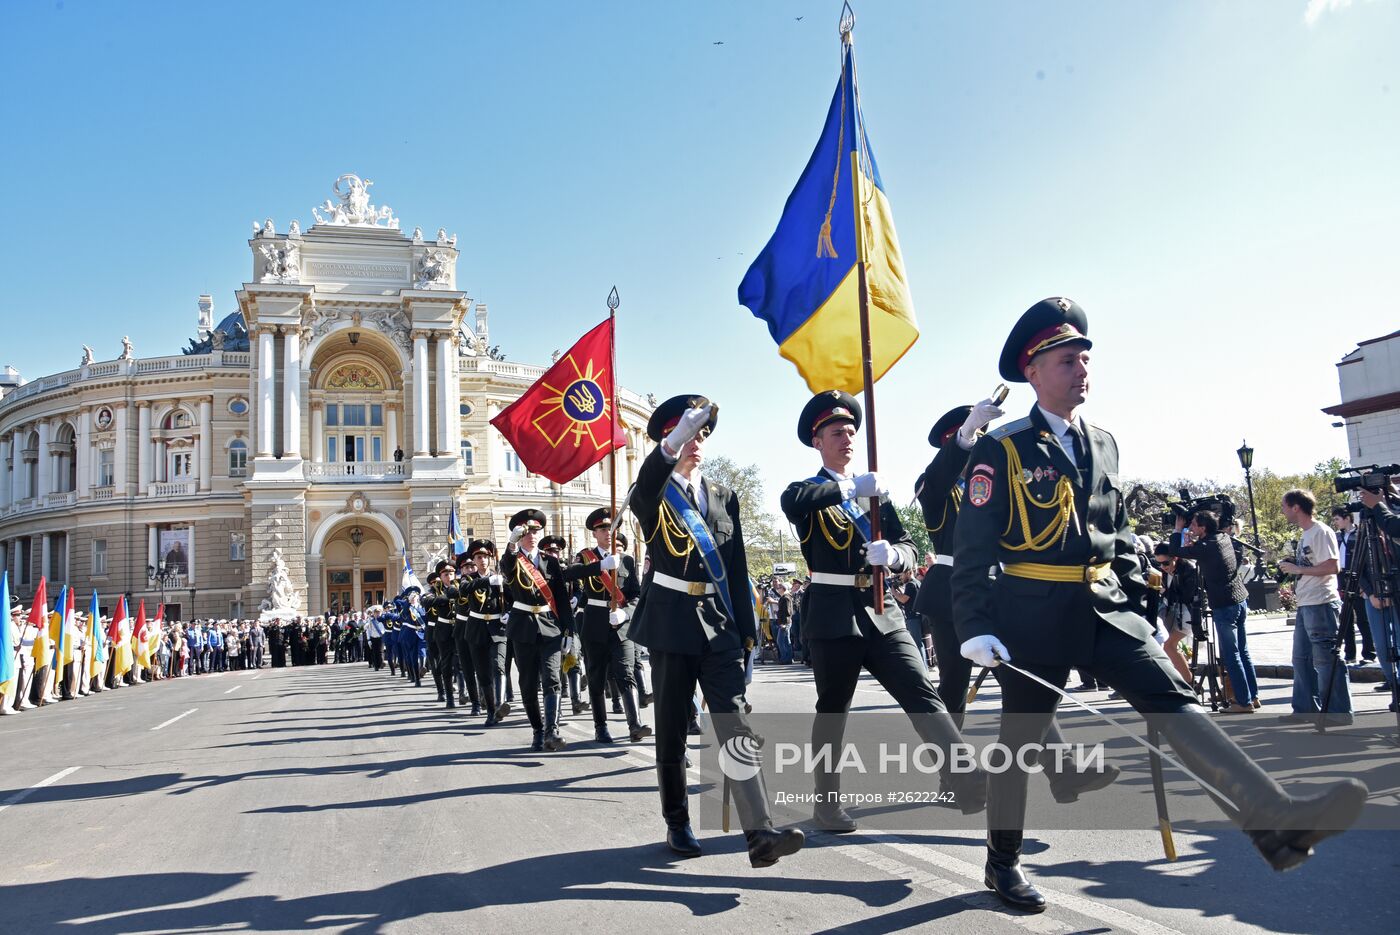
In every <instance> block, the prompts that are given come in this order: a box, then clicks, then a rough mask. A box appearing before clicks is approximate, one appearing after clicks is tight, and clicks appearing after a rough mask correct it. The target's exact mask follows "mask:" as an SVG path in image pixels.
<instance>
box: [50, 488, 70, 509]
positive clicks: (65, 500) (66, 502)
mask: <svg viewBox="0 0 1400 935" xmlns="http://www.w3.org/2000/svg"><path fill="white" fill-rule="evenodd" d="M77 499H78V492H77V491H76V490H63V491H58V492H56V493H51V494H48V495H47V496H45V497H44V506H46V507H50V508H52V507H56V506H72V505H73V504H74V503H75V502H77Z"/></svg>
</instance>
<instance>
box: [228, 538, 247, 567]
mask: <svg viewBox="0 0 1400 935" xmlns="http://www.w3.org/2000/svg"><path fill="white" fill-rule="evenodd" d="M247 557H248V546H247V539H246V538H244V536H243V533H241V532H231V533H229V534H228V560H229V561H230V562H241V561H243V560H244V559H246V558H247Z"/></svg>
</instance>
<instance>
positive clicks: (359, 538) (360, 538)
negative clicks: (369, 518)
mask: <svg viewBox="0 0 1400 935" xmlns="http://www.w3.org/2000/svg"><path fill="white" fill-rule="evenodd" d="M350 541H351V542H352V543H354V545H355V548H357V549H358V548H359V547H360V543H361V542H364V541H365V534H364V531H363V530H361V529H360V527H359V526H352V527H351V528H350Z"/></svg>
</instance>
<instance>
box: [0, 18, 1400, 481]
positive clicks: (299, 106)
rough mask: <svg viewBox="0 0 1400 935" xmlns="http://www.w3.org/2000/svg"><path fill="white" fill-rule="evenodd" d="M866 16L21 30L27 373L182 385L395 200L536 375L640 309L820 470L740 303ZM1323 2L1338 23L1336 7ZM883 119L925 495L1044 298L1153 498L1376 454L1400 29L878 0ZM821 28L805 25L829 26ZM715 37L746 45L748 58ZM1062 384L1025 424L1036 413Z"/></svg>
mask: <svg viewBox="0 0 1400 935" xmlns="http://www.w3.org/2000/svg"><path fill="white" fill-rule="evenodd" d="M839 6H840V5H839V3H837V4H833V3H812V2H798V0H794V2H765V3H706V4H684V5H683V4H657V3H607V2H592V3H587V4H581V3H580V4H567V5H566V4H563V3H514V4H494V5H486V4H467V3H432V2H416V3H413V4H392V5H390V4H372V3H364V4H356V3H334V4H332V3H316V2H304V3H300V4H294V5H292V4H282V3H268V2H246V3H238V4H204V3H201V4H190V3H171V4H156V3H139V2H128V3H114V2H107V3H95V2H86V0H64V2H62V3H56V2H53V0H50V2H45V3H33V2H27V0H10V2H8V3H6V4H4V6H3V8H2V9H0V88H3V89H4V90H3V96H0V128H2V130H0V136H3V140H0V180H3V184H4V186H5V193H4V199H3V201H4V204H5V213H6V222H5V223H4V225H3V226H0V257H2V258H3V259H2V260H0V264H3V265H0V273H3V276H4V281H5V284H6V286H7V288H6V289H5V290H4V293H3V294H0V323H3V326H4V328H5V339H4V341H3V344H0V363H10V364H13V365H15V366H16V367H18V368H19V369H20V370H21V371H22V372H23V374H24V375H25V376H26V377H29V378H35V377H38V376H42V375H44V374H47V373H52V372H55V371H59V370H64V369H67V368H70V367H72V366H74V365H75V364H76V363H77V360H78V358H79V356H80V353H81V344H82V343H88V344H92V345H94V346H95V347H96V348H97V351H98V357H99V358H100V359H101V358H110V357H113V356H116V353H117V352H118V349H119V341H120V339H121V337H122V335H123V334H130V335H131V338H132V340H133V342H134V344H135V346H136V352H137V354H138V355H142V356H155V355H157V354H162V353H176V352H177V351H178V349H179V347H180V346H182V345H183V343H184V340H185V338H186V336H188V335H189V334H190V333H192V331H193V326H194V316H195V300H196V296H197V295H198V294H199V293H201V292H210V293H212V294H213V295H214V297H215V303H216V309H217V310H218V311H219V312H220V313H226V312H228V311H231V310H232V309H233V307H234V300H233V293H234V291H235V290H236V289H237V288H238V287H239V285H240V283H242V282H243V281H244V280H246V279H247V278H249V276H250V275H251V260H250V253H249V250H248V246H247V243H246V239H247V235H248V232H249V229H250V222H251V221H253V220H255V219H258V220H260V219H262V218H265V217H272V218H274V219H276V221H277V225H278V229H279V230H284V229H285V228H286V225H287V223H288V222H289V221H290V220H291V219H292V218H298V219H300V221H301V223H302V225H303V227H305V226H309V225H310V223H311V222H312V218H311V212H310V209H311V207H312V206H313V205H316V204H319V203H320V202H322V201H323V200H324V199H325V198H326V197H327V196H328V195H329V194H330V193H329V185H330V183H331V181H332V180H333V179H334V178H335V177H336V176H338V175H340V174H341V173H344V172H355V173H358V174H360V175H362V176H365V177H368V178H371V179H373V180H374V181H375V183H376V184H375V187H374V189H373V195H374V200H375V201H376V202H377V203H387V204H389V205H391V206H392V207H393V208H394V210H395V212H396V213H397V214H398V216H399V217H400V218H401V219H402V221H403V224H404V226H405V229H411V228H412V227H414V226H415V225H418V226H422V227H423V228H424V229H425V230H428V231H432V230H436V229H437V228H438V227H439V226H442V227H446V228H447V229H448V230H449V231H455V232H457V234H458V235H459V242H458V243H459V247H460V249H461V251H462V257H461V259H460V261H459V263H458V282H459V286H460V287H462V288H465V289H466V290H467V291H468V292H469V293H470V294H471V295H472V297H473V298H476V299H479V300H482V301H486V302H487V303H488V304H489V305H490V307H491V310H492V316H491V321H492V338H493V341H495V342H498V343H500V344H501V345H502V346H503V348H504V350H505V351H506V353H507V355H508V356H510V357H512V358H514V359H518V360H523V361H527V362H536V363H538V362H543V361H546V360H547V359H548V355H549V352H550V351H552V350H554V349H555V348H560V347H565V346H567V345H568V344H569V343H570V342H571V341H572V340H574V338H576V337H577V336H578V335H579V334H581V333H582V332H583V331H585V330H586V329H587V327H588V326H589V325H591V324H593V323H594V322H596V321H597V320H598V319H600V318H601V317H602V316H603V315H604V314H605V312H606V308H605V305H604V299H605V297H606V295H607V292H608V289H609V287H611V286H612V285H613V284H614V283H616V284H617V286H618V289H619V291H620V293H621V295H622V302H623V305H622V309H621V324H620V329H621V330H620V345H619V347H620V354H619V357H620V360H619V366H620V369H621V374H622V379H623V382H624V383H625V384H627V385H628V386H630V387H632V388H634V389H637V390H639V391H642V392H647V391H651V392H655V393H656V394H657V395H659V396H663V397H664V396H667V395H671V394H673V393H679V392H704V393H707V394H709V395H711V396H712V397H714V398H715V399H717V400H719V401H720V402H721V404H722V409H723V417H722V420H721V427H720V431H719V433H718V434H717V435H716V436H715V441H714V442H713V443H712V447H713V448H714V449H715V450H717V451H718V452H720V453H725V454H729V455H731V456H733V457H735V458H737V459H738V460H740V461H753V462H756V463H758V464H759V465H760V466H761V467H762V468H763V470H764V474H765V476H766V479H767V482H768V487H769V493H770V495H771V499H772V500H773V501H776V496H777V493H778V491H779V490H780V489H781V487H782V486H783V485H785V484H786V483H787V482H788V481H789V480H791V479H794V478H796V477H799V476H807V475H808V474H809V473H810V469H811V468H812V467H813V464H812V459H811V457H810V452H809V451H808V450H807V449H805V448H804V447H802V446H801V445H800V444H799V443H798V441H797V439H796V437H795V434H794V422H795V419H796V415H797V413H798V411H799V410H800V408H801V406H802V404H803V403H804V402H805V401H806V398H807V392H806V389H805V386H804V384H803V383H802V381H801V380H800V379H799V377H798V376H797V374H796V372H795V370H794V369H793V368H792V367H791V366H790V365H789V364H788V363H787V362H786V361H783V360H782V359H780V358H779V357H778V355H777V351H776V348H775V347H774V346H773V344H772V342H771V340H770V339H769V338H768V336H767V332H766V331H765V329H764V327H763V325H762V324H761V323H760V322H758V321H757V320H756V319H754V318H752V317H751V316H750V315H749V313H748V312H747V311H746V310H745V309H742V308H741V307H739V306H738V304H737V301H736V298H735V290H736V288H737V286H738V283H739V280H740V279H741V278H742V276H743V273H744V271H745V269H746V268H747V266H748V263H749V262H750V261H751V260H752V258H753V257H754V255H755V254H757V252H758V251H759V250H760V249H761V247H762V246H763V244H764V242H765V241H766V240H767V238H768V236H769V234H770V233H771V231H772V229H773V227H774V225H775V224H776V222H777V219H778V215H779V212H780V211H781V208H782V204H783V201H784V199H785V198H786V197H787V194H788V191H789V190H790V189H791V187H792V185H793V183H794V182H795V181H796V178H797V175H798V173H799V172H800V170H801V168H802V166H803V165H804V163H805V161H806V159H807V157H808V155H809V153H810V150H811V147H812V145H813V144H814V142H815V140H816V137H817V134H818V132H819V131H820V128H821V121H822V118H823V116H824V114H825V109H826V106H827V104H828V102H829V100H830V94H831V91H832V88H833V87H834V84H835V81H836V78H837V70H838V67H839V58H838V53H839V49H838V41H837V36H836V29H835V24H836V19H837V14H838V11H839ZM1310 6H1311V7H1315V8H1316V10H1315V13H1316V15H1315V17H1314V18H1313V19H1312V20H1311V21H1309V20H1308V19H1307V18H1306V13H1307V10H1308V8H1309V7H1310ZM857 13H858V16H859V22H858V26H857V30H856V36H857V44H856V48H857V55H858V58H859V62H860V76H861V89H862V101H863V104H864V107H865V113H866V118H867V120H868V126H869V132H870V135H871V140H872V143H873V146H874V148H875V152H876V154H877V156H878V159H879V163H880V169H881V174H882V175H883V177H884V182H885V187H886V189H887V192H888V194H889V198H890V202H891V204H892V206H893V210H894V217H895V221H896V223H897V225H898V229H899V233H900V238H901V241H902V244H903V250H904V257H905V261H906V264H907V267H908V271H909V277H910V283H911V290H912V293H913V297H914V303H915V307H916V309H917V312H918V317H919V322H920V326H921V328H922V331H923V334H922V337H921V339H920V340H919V342H918V343H917V344H916V345H915V347H914V349H913V350H912V351H911V352H910V354H909V355H908V356H907V357H906V358H905V359H904V361H902V362H901V363H900V364H899V365H898V366H897V367H896V368H895V369H894V370H893V371H892V372H891V373H890V375H889V376H887V377H886V378H885V379H884V380H882V381H881V382H880V383H879V385H878V388H877V389H878V399H879V416H880V427H881V467H882V469H883V473H886V474H888V475H889V476H890V481H891V482H892V487H893V489H894V491H895V493H896V494H897V495H898V497H899V499H905V498H907V497H908V496H909V495H910V494H911V493H912V486H913V482H914V478H915V476H916V475H917V473H918V472H919V471H920V470H921V469H922V467H923V465H924V463H926V461H927V459H928V457H929V455H930V451H929V449H928V447H927V445H926V443H925V436H926V434H927V431H928V427H929V425H930V424H931V422H932V420H933V419H934V418H936V417H937V416H938V415H939V414H941V413H942V412H943V411H944V410H945V409H946V408H948V407H949V406H951V405H953V404H955V403H958V402H970V401H973V400H975V399H977V398H980V397H982V396H985V395H986V394H987V393H989V392H990V391H991V389H992V387H993V386H994V385H995V384H996V382H997V380H998V377H997V375H996V360H997V355H998V353H999V351H1000V348H1001V343H1002V340H1003V339H1004V337H1005V334H1006V332H1007V330H1008V329H1009V327H1010V325H1011V324H1012V322H1013V321H1014V320H1015V318H1016V317H1017V315H1019V313H1020V312H1021V311H1022V310H1023V309H1024V308H1025V307H1026V306H1028V305H1030V304H1031V303H1033V302H1034V301H1036V300H1037V299H1040V298H1042V297H1044V296H1047V295H1057V294H1065V295H1069V296H1072V297H1074V298H1075V299H1076V300H1078V301H1079V302H1080V304H1081V305H1083V306H1084V308H1085V309H1086V310H1087V311H1088V313H1089V315H1090V327H1091V333H1092V335H1093V337H1094V338H1095V340H1096V345H1097V346H1096V349H1095V362H1094V372H1093V378H1092V379H1093V388H1092V391H1091V397H1090V402H1089V405H1088V406H1087V407H1086V408H1085V410H1084V412H1085V414H1086V416H1088V417H1089V418H1091V419H1092V420H1094V421H1096V422H1098V423H1100V424H1102V425H1104V426H1105V427H1107V428H1109V429H1110V430H1111V431H1113V432H1114V433H1115V434H1116V435H1117V437H1118V440H1119V444H1120V447H1121V449H1122V452H1123V464H1122V468H1123V473H1124V474H1126V475H1132V476H1145V477H1154V478H1164V479H1172V478H1176V477H1178V476H1182V475H1190V476H1195V477H1200V476H1206V477H1215V478H1234V477H1235V475H1236V474H1238V466H1237V463H1236V461H1235V455H1234V449H1235V448H1236V447H1237V446H1238V445H1239V443H1240V440H1241V438H1242V437H1248V439H1249V441H1250V443H1251V444H1252V445H1254V447H1255V448H1256V450H1257V455H1256V459H1257V463H1258V464H1260V465H1264V466H1268V467H1271V468H1274V469H1275V470H1279V471H1292V470H1298V469H1304V468H1307V467H1309V466H1311V465H1312V464H1313V463H1314V462H1316V461H1319V460H1322V459H1324V458H1326V457H1330V456H1333V455H1343V456H1344V455H1345V437H1344V434H1343V432H1342V431H1341V430H1339V429H1334V428H1331V427H1330V422H1331V421H1332V420H1331V419H1330V417H1328V416H1325V415H1323V414H1322V413H1320V412H1319V411H1318V410H1319V408H1320V407H1322V406H1326V405H1331V404H1333V403H1335V402H1337V400H1338V391H1337V378H1336V370H1335V366H1334V365H1335V363H1336V362H1337V360H1339V359H1340V358H1341V356H1342V355H1343V354H1344V353H1346V352H1347V351H1348V350H1350V349H1352V348H1353V347H1354V346H1355V343H1356V342H1357V341H1358V340H1363V339H1366V338H1370V337H1375V336H1378V335H1380V334H1383V333H1386V332H1388V331H1390V330H1393V329H1394V328H1395V327H1396V326H1397V323H1400V308H1397V300H1396V295H1397V292H1400V288H1397V287H1400V283H1397V278H1400V277H1398V276H1397V271H1400V261H1397V259H1396V242H1397V237H1396V230H1395V223H1396V221H1395V219H1396V217H1397V216H1398V215H1400V173H1397V171H1396V165H1397V162H1396V160H1397V156H1396V154H1397V153H1400V65H1397V60H1398V59H1397V56H1396V54H1395V49H1396V48H1397V44H1400V3H1396V2H1392V0H1374V2H1365V0H1360V2H1357V3H1355V4H1348V3H1344V2H1338V0H1322V2H1318V0H1312V2H1311V3H1310V2H1309V0H1260V2H1231V3H1218V2H1179V3H1154V2H1113V3H1110V2H1106V0H1105V2H1097V3H1088V2H1075V3H1070V2H1017V3H977V4H967V3H959V4H954V3H932V2H928V3H895V2H874V0H865V2H862V3H860V4H858V6H857ZM799 16H800V17H803V18H802V19H801V20H800V21H799V20H797V19H796V18H797V17H799ZM715 42H723V45H714V44H713V43H715ZM1031 401H1032V397H1031V395H1030V392H1029V389H1027V388H1024V387H1018V388H1013V393H1012V396H1011V399H1010V401H1009V403H1008V408H1009V409H1010V410H1012V412H1013V413H1014V414H1023V413H1024V412H1025V410H1027V409H1028V408H1029V406H1030V404H1031Z"/></svg>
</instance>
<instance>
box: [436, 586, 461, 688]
mask: <svg viewBox="0 0 1400 935" xmlns="http://www.w3.org/2000/svg"><path fill="white" fill-rule="evenodd" d="M434 570H435V571H436V572H437V574H438V587H437V599H436V600H435V601H434V602H433V608H432V609H433V610H434V611H435V612H436V614H437V626H436V627H434V628H433V642H434V643H435V644H436V645H437V672H436V673H435V674H436V676H437V679H438V681H439V683H441V685H442V691H443V697H444V698H445V699H446V700H447V707H449V708H455V707H457V700H456V698H455V697H454V692H455V691H456V688H457V684H456V683H457V647H456V646H455V645H454V644H453V633H452V631H453V628H454V626H455V624H456V619H457V617H456V606H457V587H456V580H457V569H456V568H454V567H453V566H452V564H451V563H450V562H448V561H446V560H439V561H438V563H437V565H436V567H435V569H434ZM439 700H442V699H439Z"/></svg>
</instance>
